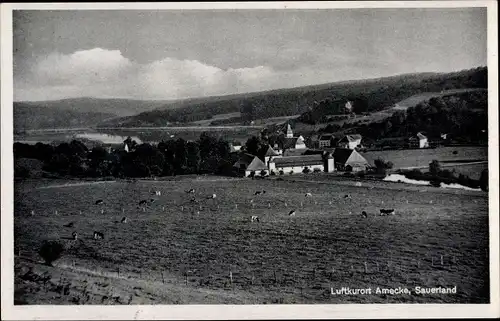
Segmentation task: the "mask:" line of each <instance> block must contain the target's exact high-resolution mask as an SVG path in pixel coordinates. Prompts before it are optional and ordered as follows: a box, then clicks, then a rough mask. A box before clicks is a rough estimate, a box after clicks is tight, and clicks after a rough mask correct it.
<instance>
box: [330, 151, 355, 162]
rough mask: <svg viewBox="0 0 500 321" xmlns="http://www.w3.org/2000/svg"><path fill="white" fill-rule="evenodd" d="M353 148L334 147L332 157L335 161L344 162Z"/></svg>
mask: <svg viewBox="0 0 500 321" xmlns="http://www.w3.org/2000/svg"><path fill="white" fill-rule="evenodd" d="M352 152H354V149H349V148H335V149H334V150H333V159H335V162H336V163H342V164H345V163H346V162H347V160H348V159H349V157H350V156H351V154H352Z"/></svg>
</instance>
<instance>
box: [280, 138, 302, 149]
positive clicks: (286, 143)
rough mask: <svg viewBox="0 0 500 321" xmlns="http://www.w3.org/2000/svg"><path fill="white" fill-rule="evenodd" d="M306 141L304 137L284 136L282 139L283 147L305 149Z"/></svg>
mask: <svg viewBox="0 0 500 321" xmlns="http://www.w3.org/2000/svg"><path fill="white" fill-rule="evenodd" d="M305 148H307V147H306V143H305V140H304V137H302V136H299V137H292V138H288V137H286V138H284V139H283V149H284V150H286V149H305Z"/></svg>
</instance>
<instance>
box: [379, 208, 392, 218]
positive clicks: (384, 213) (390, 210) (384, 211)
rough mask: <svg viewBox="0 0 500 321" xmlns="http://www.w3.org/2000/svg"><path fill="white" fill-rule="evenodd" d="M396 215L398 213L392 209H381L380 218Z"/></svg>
mask: <svg viewBox="0 0 500 321" xmlns="http://www.w3.org/2000/svg"><path fill="white" fill-rule="evenodd" d="M394 214H396V211H395V210H394V209H393V208H391V209H383V208H381V209H380V216H385V215H394Z"/></svg>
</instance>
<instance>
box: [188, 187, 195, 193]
mask: <svg viewBox="0 0 500 321" xmlns="http://www.w3.org/2000/svg"><path fill="white" fill-rule="evenodd" d="M186 193H189V194H194V188H191V189H190V190H188V191H186Z"/></svg>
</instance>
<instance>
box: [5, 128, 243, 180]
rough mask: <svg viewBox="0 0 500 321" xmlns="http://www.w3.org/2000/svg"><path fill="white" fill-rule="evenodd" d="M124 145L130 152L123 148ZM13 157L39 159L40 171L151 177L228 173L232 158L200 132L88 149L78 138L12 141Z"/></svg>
mask: <svg viewBox="0 0 500 321" xmlns="http://www.w3.org/2000/svg"><path fill="white" fill-rule="evenodd" d="M125 144H126V145H127V147H128V148H129V152H127V151H126V150H125V149H124V146H125ZM14 157H15V159H19V158H33V159H38V160H40V161H41V162H42V163H43V167H42V170H44V171H46V172H50V173H53V174H56V175H61V176H75V177H108V176H112V177H152V176H173V175H184V174H228V173H230V172H231V170H232V165H233V163H234V161H235V159H234V156H233V155H232V154H231V153H230V148H229V143H228V142H227V141H225V140H223V139H221V138H216V137H213V136H210V135H208V134H206V133H202V134H201V135H200V137H199V139H198V140H195V141H186V140H184V139H182V138H178V139H175V140H174V139H170V140H165V141H161V142H160V143H158V145H156V146H155V145H152V144H149V143H143V144H138V143H137V142H135V141H134V140H132V139H131V138H130V137H128V138H127V139H126V140H125V141H124V145H123V147H121V148H118V149H113V150H111V151H108V149H107V148H105V147H103V146H95V147H92V148H88V147H87V146H86V145H85V144H83V143H82V142H81V141H78V140H72V141H71V142H69V143H68V142H64V143H61V144H59V145H57V146H52V145H49V144H43V143H37V144H35V145H29V144H24V143H18V142H17V143H14ZM29 175H30V173H29V168H19V167H16V170H15V176H16V177H26V176H29Z"/></svg>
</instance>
